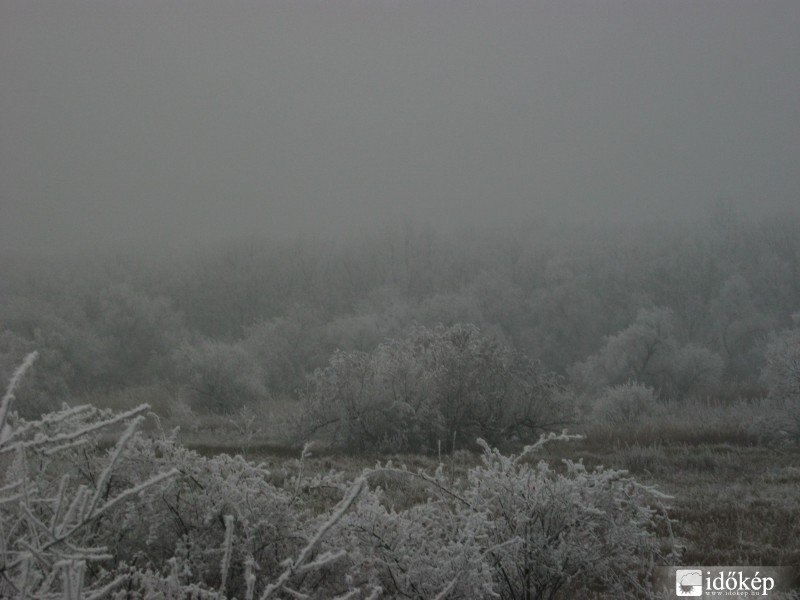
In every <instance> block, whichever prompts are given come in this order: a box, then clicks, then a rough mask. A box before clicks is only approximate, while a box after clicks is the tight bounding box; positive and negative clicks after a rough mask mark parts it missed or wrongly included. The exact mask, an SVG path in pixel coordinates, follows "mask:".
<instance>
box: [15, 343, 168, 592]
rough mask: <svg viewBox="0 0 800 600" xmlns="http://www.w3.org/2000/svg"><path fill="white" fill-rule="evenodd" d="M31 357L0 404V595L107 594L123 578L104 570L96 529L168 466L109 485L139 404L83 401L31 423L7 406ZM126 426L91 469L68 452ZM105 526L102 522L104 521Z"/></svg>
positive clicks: (104, 550) (107, 556)
mask: <svg viewBox="0 0 800 600" xmlns="http://www.w3.org/2000/svg"><path fill="white" fill-rule="evenodd" d="M35 359H36V353H31V354H30V355H28V357H27V358H26V360H25V362H24V363H23V364H22V366H21V367H20V368H19V369H18V370H17V371H16V373H15V374H14V376H13V377H12V379H11V383H10V384H9V387H8V389H7V391H6V393H5V395H4V396H3V399H2V402H1V403H0V457H2V460H3V461H4V464H3V466H4V467H5V468H4V472H3V473H2V481H3V486H2V488H0V561H1V562H0V575H2V578H0V596H3V597H35V598H49V597H60V598H61V597H63V598H66V599H70V600H72V599H77V598H82V597H91V595H92V594H94V593H97V594H101V593H102V592H103V591H105V592H109V591H112V590H114V589H115V588H117V587H119V586H120V585H122V584H123V583H124V581H125V580H126V576H125V575H123V574H120V573H119V572H117V571H114V570H108V569H107V568H106V563H107V561H109V560H111V558H112V552H113V549H112V548H111V547H109V546H107V545H105V544H103V543H102V542H101V540H100V539H99V538H98V535H97V532H98V530H99V529H101V528H103V527H104V524H107V523H109V521H110V519H111V515H112V513H113V512H114V511H115V510H116V509H117V508H119V507H120V506H122V505H124V503H126V502H128V501H130V500H131V499H133V498H134V497H136V496H137V495H139V494H141V493H143V492H145V491H153V490H155V489H157V488H160V486H162V485H163V484H164V483H165V482H166V481H167V480H168V479H169V478H171V477H174V476H175V475H176V471H175V470H174V469H167V470H163V471H159V472H151V473H149V474H148V477H146V478H143V479H141V480H139V481H137V482H136V484H135V485H130V486H113V485H112V482H113V480H114V474H115V470H116V468H117V462H118V460H119V457H120V456H121V455H122V453H123V452H124V450H125V447H126V444H127V443H128V442H129V441H130V439H131V438H132V437H133V435H134V432H135V429H136V427H137V425H138V423H139V422H140V420H141V417H140V416H138V415H140V414H141V413H142V412H143V411H144V410H145V409H146V407H141V408H139V409H135V410H132V411H129V412H127V413H122V414H119V415H112V414H110V413H109V412H108V411H99V410H97V409H95V408H93V407H91V406H80V407H75V408H68V407H65V408H64V409H62V410H61V411H58V412H55V413H50V414H48V415H45V416H43V417H42V418H41V419H39V420H36V421H24V420H22V419H20V418H19V417H18V416H17V415H16V414H15V413H12V412H11V411H10V408H11V403H12V401H13V400H14V391H15V388H16V386H17V384H18V383H19V381H20V379H21V377H22V376H23V374H24V373H25V371H26V370H27V369H28V368H29V367H30V365H31V364H32V363H33V361H34V360H35ZM120 424H126V428H125V430H124V432H123V434H122V435H121V436H120V437H119V440H118V441H117V443H116V444H115V445H114V446H113V447H112V449H111V450H109V451H108V453H107V454H106V456H105V458H104V460H103V461H102V463H101V464H99V465H98V467H99V468H98V469H97V470H96V471H94V472H93V473H92V474H91V477H86V476H85V475H86V473H85V471H82V470H81V467H80V464H81V463H79V462H78V461H77V460H76V457H78V455H79V451H81V450H83V449H84V448H85V446H87V445H91V444H92V443H96V441H97V439H98V434H99V433H102V432H107V431H108V430H110V429H111V430H113V428H114V427H116V426H118V425H120ZM105 526H106V527H107V525H105Z"/></svg>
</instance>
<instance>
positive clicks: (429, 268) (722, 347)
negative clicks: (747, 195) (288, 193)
mask: <svg viewBox="0 0 800 600" xmlns="http://www.w3.org/2000/svg"><path fill="white" fill-rule="evenodd" d="M146 256H147V255H146V253H141V254H139V255H133V254H116V255H115V254H112V255H108V254H103V255H95V256H83V257H80V258H77V257H73V258H60V259H50V260H44V259H33V258H25V257H21V256H17V257H5V258H4V259H3V261H2V288H0V294H1V295H0V324H1V325H2V332H0V369H2V372H0V376H3V377H7V376H8V375H9V374H10V373H11V371H12V370H13V368H14V367H15V366H16V365H17V364H19V361H20V360H21V359H22V357H23V356H24V355H25V354H26V353H28V352H30V351H32V350H34V349H35V350H37V351H38V352H39V353H40V359H39V361H38V363H37V366H36V376H35V377H31V378H28V380H26V381H25V382H24V383H23V385H22V387H21V389H20V390H19V392H18V395H19V404H18V410H19V411H20V412H21V414H22V415H24V416H27V417H35V416H37V415H38V414H41V413H42V412H44V411H47V410H51V409H53V408H55V407H57V406H59V405H60V403H61V402H62V401H64V400H69V401H74V399H75V398H80V397H88V396H90V395H92V394H95V395H97V394H103V393H110V392H114V391H119V390H126V389H128V390H129V389H143V388H146V389H148V390H150V391H152V390H160V392H159V393H161V394H162V395H163V396H164V397H165V398H169V399H172V400H175V399H183V400H185V402H188V404H189V405H190V406H191V408H192V409H193V410H196V411H211V412H217V413H230V412H234V411H237V410H239V409H240V408H241V407H242V406H245V405H248V404H252V403H269V402H274V401H278V400H280V401H284V400H287V399H294V398H300V399H302V400H304V401H305V402H306V404H307V406H308V410H307V413H308V416H309V418H311V416H313V419H311V420H312V422H311V423H309V424H308V425H309V427H310V430H309V431H311V430H313V429H314V428H316V427H320V426H323V425H325V424H326V423H329V422H330V423H335V427H336V428H337V429H336V433H334V434H332V435H335V436H339V441H340V442H343V443H346V444H350V445H352V446H356V447H360V446H364V445H375V444H376V443H377V440H378V439H383V440H385V439H387V438H392V437H393V436H394V438H397V437H402V436H406V437H407V438H408V437H409V436H410V437H411V438H413V439H406V440H405V441H404V442H402V441H401V442H399V444H400V445H401V446H402V445H406V444H411V443H412V442H413V444H415V445H416V446H421V447H427V448H429V449H430V448H431V446H432V445H433V443H434V440H438V441H439V443H441V441H442V440H443V439H444V440H447V439H449V438H451V437H452V436H453V435H454V434H458V433H459V431H460V432H461V433H463V434H464V435H465V436H467V437H469V436H471V435H473V434H480V435H482V436H483V437H485V438H486V439H489V440H490V441H494V440H495V439H502V438H503V437H507V436H522V437H529V436H530V435H534V434H536V435H538V431H539V430H541V429H546V428H548V427H549V426H552V427H560V426H561V424H563V422H564V421H565V420H567V418H568V415H566V413H565V412H564V411H562V410H560V409H557V408H556V405H557V404H558V403H559V402H561V401H562V400H563V398H564V397H565V396H566V394H567V392H569V394H572V395H573V396H575V397H583V398H601V397H604V398H606V399H608V397H609V394H611V396H613V394H614V393H615V390H616V392H619V390H620V388H624V390H627V391H626V392H625V393H628V395H630V394H633V396H636V395H637V394H638V396H637V397H641V396H642V393H644V394H645V395H647V394H652V395H653V397H655V398H658V399H662V400H664V399H684V398H688V397H695V398H708V397H714V398H717V399H722V400H734V399H738V398H752V397H759V396H763V395H764V394H765V393H766V391H767V388H768V387H769V385H770V381H769V372H767V373H766V375H765V364H766V363H765V357H767V356H770V351H771V352H772V353H773V355H774V354H775V353H776V352H777V353H778V354H780V352H779V351H778V350H777V348H779V347H780V345H781V343H783V344H784V345H786V344H789V346H790V347H791V346H792V345H791V343H789V342H786V340H788V339H789V337H787V336H790V335H791V332H792V331H794V329H793V328H794V327H795V326H796V323H794V322H793V320H792V315H794V314H796V313H797V311H798V309H800V219H798V218H797V217H796V216H793V215H785V214H784V215H780V216H773V217H769V218H761V219H744V218H740V217H738V216H737V215H736V214H734V213H733V212H732V211H726V210H717V211H715V212H714V213H713V214H712V215H710V216H709V217H708V218H705V219H702V220H700V221H699V222H697V223H694V224H691V225H687V224H684V225H676V224H673V225H665V224H660V225H642V226H637V227H634V226H628V227H618V228H611V227H605V228H604V227H599V226H598V227H595V228H592V227H582V228H581V227H574V226H554V225H550V226H547V225H545V224H538V225H537V224H530V223H528V224H525V225H520V226H517V227H509V228H506V229H492V228H488V227H487V228H484V229H481V228H477V227H476V228H472V229H459V230H453V231H448V232H443V231H437V230H435V229H432V228H429V227H427V226H425V225H422V224H415V223H412V222H408V221H407V222H403V223H401V224H398V225H396V226H386V227H383V228H382V229H380V230H372V231H370V232H365V233H363V234H361V235H355V236H351V237H349V238H338V239H327V240H314V239H303V238H298V239H294V240H291V241H270V240H267V239H256V238H248V239H246V240H242V241H239V242H235V243H230V244H228V245H227V246H224V247H215V248H202V249H200V250H197V251H196V252H194V253H188V252H187V253H184V254H182V255H180V256H175V257H172V258H169V259H167V258H165V257H161V258H159V259H155V258H152V259H149V258H145V257H146ZM459 336H460V337H459ZM781 336H783V337H781ZM780 340H783V342H781V341H780ZM770 348H771V350H770ZM790 349H791V348H790ZM786 353H787V352H784V353H783V355H784V356H785V355H786ZM774 363H775V361H773V364H774ZM767 371H769V369H767ZM773 371H774V369H773ZM448 377H450V379H449V380H447V378H448ZM470 377H471V379H470ZM784 379H785V378H784ZM347 386H351V388H352V389H353V390H355V389H356V388H357V389H358V390H359V393H361V394H362V395H363V394H368V395H369V397H370V398H372V399H376V398H381V397H382V398H384V400H380V401H378V400H376V403H375V404H373V405H370V406H369V407H365V405H363V399H361V400H360V399H359V398H358V397H357V395H356V392H355V391H353V392H352V393H349V392H344V391H343V389H344V388H346V387H347ZM370 386H371V387H370ZM481 386H483V387H482V388H481ZM625 386H627V388H625ZM636 386H641V387H642V388H644V389H645V391H644V392H642V390H641V389H638V388H636ZM773 387H775V386H773ZM637 389H638V391H637ZM776 389H777V388H776ZM476 390H477V391H476ZM624 390H623V391H624ZM336 394H339V396H336ZM470 394H471V395H470ZM387 398H389V399H387ZM332 400H336V402H337V403H339V404H343V405H348V403H349V405H350V406H349V408H346V409H345V410H343V411H342V410H339V411H338V412H337V413H336V415H332V414H325V411H326V410H327V409H326V408H325V404H326V402H327V403H328V404H330V401H332ZM612 400H613V398H612ZM170 401H171V400H170ZM170 401H167V402H164V406H165V407H168V406H169V405H170ZM359 402H361V403H362V404H359ZM380 402H382V404H380ZM448 403H449V404H448ZM548 407H549V408H548ZM350 409H352V410H350ZM545 409H547V410H545ZM348 410H349V413H348ZM448 411H450V412H449V413H448ZM459 411H460V412H459ZM492 411H494V412H492ZM348 414H349V416H347V415H348ZM409 415H412V416H413V418H412V417H410V416H409ZM348 419H349V421H348ZM370 419H372V421H373V422H372V425H370V424H369V421H370ZM459 419H460V421H459ZM376 420H377V421H376ZM378 421H380V422H378ZM475 423H481V424H484V425H485V426H482V427H477V426H472V425H470V424H475ZM400 425H402V426H400ZM423 425H425V427H423ZM356 427H360V428H362V432H361V435H356V433H354V431H353V430H354V428H356ZM426 427H427V429H426ZM526 431H527V433H525V432H526ZM523 434H524V435H523ZM353 436H356V437H355V438H354V437H353ZM373 442H375V443H373ZM445 443H446V442H445Z"/></svg>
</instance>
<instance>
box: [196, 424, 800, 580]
mask: <svg viewBox="0 0 800 600" xmlns="http://www.w3.org/2000/svg"><path fill="white" fill-rule="evenodd" d="M587 433H588V435H587V437H586V438H585V439H583V440H579V441H575V442H569V443H560V444H550V445H548V446H546V447H545V449H544V451H543V453H542V454H541V455H540V456H541V458H542V459H543V460H548V461H550V462H551V464H557V463H559V462H560V461H561V460H562V459H571V460H575V461H577V460H582V461H583V462H584V463H585V464H586V465H587V466H588V467H590V468H591V467H594V466H598V465H602V466H605V467H610V468H617V469H625V470H628V471H630V473H631V474H633V475H634V476H635V477H636V478H637V479H638V480H640V481H641V482H643V483H647V484H652V485H655V486H657V487H658V489H659V490H661V491H662V492H664V493H666V494H669V495H670V496H672V497H673V500H672V501H671V506H672V507H671V510H670V515H671V517H672V518H673V519H674V521H675V524H674V535H675V536H676V538H677V540H678V543H679V545H680V546H682V547H683V554H682V560H681V562H682V564H684V565H785V566H788V565H800V448H799V447H797V446H780V447H771V446H767V445H759V444H756V443H754V440H753V439H752V437H750V436H748V435H745V434H742V433H741V432H739V433H738V434H737V433H736V432H730V431H729V432H728V434H727V435H725V434H724V432H723V431H720V430H717V435H715V436H709V437H712V438H716V439H714V440H713V441H712V442H710V443H709V442H706V441H703V439H702V437H701V436H699V435H692V434H691V432H686V431H681V432H678V431H672V435H671V436H668V435H666V434H668V433H669V431H668V430H667V431H665V432H662V433H664V434H665V435H662V436H660V437H654V432H647V431H644V432H643V431H641V430H636V429H632V430H630V429H629V430H626V431H625V432H624V433H620V434H617V435H614V434H612V432H610V431H608V430H607V429H606V430H603V429H599V430H595V431H594V432H587ZM201 437H202V436H199V435H197V434H195V435H187V437H186V441H187V443H188V444H189V445H191V446H192V447H194V448H195V449H196V450H198V451H200V452H201V453H204V454H215V453H220V452H228V453H245V454H246V456H247V457H248V458H249V459H251V460H255V461H263V462H265V463H266V464H267V465H268V466H269V467H270V468H272V469H273V470H276V471H284V470H285V471H292V470H294V469H297V468H298V464H299V460H298V456H299V451H298V450H296V449H292V448H287V447H284V446H281V445H276V444H270V443H269V442H268V441H267V440H265V439H259V438H258V437H254V438H253V439H251V440H250V444H249V445H248V444H247V442H246V441H245V440H244V439H242V438H238V439H237V437H236V434H235V432H229V433H228V434H227V435H224V436H223V435H221V434H219V435H215V436H214V437H215V440H216V441H213V442H212V441H211V440H210V439H207V440H206V441H202V440H201ZM223 438H224V439H223ZM386 460H392V461H393V462H394V463H395V464H405V465H406V466H408V467H409V468H410V469H412V470H415V469H425V470H427V471H429V472H432V471H433V470H434V469H435V468H436V467H437V465H438V464H439V457H437V456H423V455H394V454H386V455H378V454H371V455H368V456H350V455H345V454H341V453H337V452H333V451H326V450H325V449H324V448H319V449H315V450H314V451H312V454H311V456H310V457H309V458H307V459H306V460H305V461H304V466H303V468H304V469H306V470H308V471H320V472H322V471H328V470H330V469H335V470H339V471H343V472H345V473H346V474H347V476H348V477H354V476H355V475H356V474H357V473H359V472H360V471H361V470H362V469H363V468H365V467H371V466H374V465H375V463H376V461H386ZM478 460H479V457H478V455H477V454H475V453H472V452H469V451H464V450H462V451H457V452H456V453H454V454H452V455H443V456H442V457H441V461H442V462H443V463H444V465H445V468H446V470H447V471H448V472H450V473H451V474H452V477H453V478H454V479H457V478H458V477H459V476H461V475H463V474H464V473H465V471H466V469H467V468H468V467H470V466H472V465H474V464H475V463H477V462H478ZM398 493H400V494H408V490H401V491H398ZM420 493H422V492H420ZM421 498H424V494H423V495H422V496H421ZM397 500H398V502H402V503H405V502H406V501H407V500H406V499H401V498H398V499H397Z"/></svg>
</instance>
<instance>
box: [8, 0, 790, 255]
mask: <svg viewBox="0 0 800 600" xmlns="http://www.w3.org/2000/svg"><path fill="white" fill-rule="evenodd" d="M0 119H1V121H0V249H2V250H9V249H11V248H13V249H16V250H19V251H26V250H32V249H35V248H41V247H44V248H51V249H53V248H56V249H58V248H65V247H78V246H84V247H85V246H90V247H91V246H95V245H108V244H113V243H123V244H127V243H133V242H143V243H146V244H148V245H152V246H156V247H158V246H161V245H165V244H166V245H168V243H169V242H171V241H174V242H176V243H181V244H185V243H197V242H199V241H201V240H217V239H220V238H225V237H229V236H231V235H239V234H250V233H254V232H261V231H265V232H270V233H288V234H290V235H294V234H296V233H306V234H315V233H319V232H325V231H341V230H346V229H347V228H350V227H361V226H364V227H366V226H369V225H370V224H373V223H376V222H378V223H382V222H385V221H387V220H389V219H392V218H404V217H406V216H411V217H412V218H414V219H416V220H419V221H426V222H427V221H431V222H435V223H437V224H443V225H446V224H463V223H465V222H467V223H469V222H478V221H481V220H488V221H492V222H494V223H503V222H506V221H516V220H519V219H520V218H526V219H528V218H534V219H536V218H541V217H546V218H549V219H554V220H558V219H562V218H577V219H582V220H586V219H591V218H603V219H606V220H619V219H631V218H633V219H640V218H645V219H651V218H680V217H685V216H686V215H688V214H692V212H694V213H695V214H705V212H706V211H707V207H708V205H709V204H710V203H712V202H713V201H715V200H717V199H719V198H725V199H728V200H732V201H734V202H736V203H737V204H738V205H739V206H740V207H744V208H745V209H748V208H754V207H756V206H763V207H765V208H767V209H769V210H775V209H785V208H787V207H792V206H794V205H798V206H800V2H798V1H797V0H788V1H785V2H781V1H778V0H761V1H756V0H744V1H741V0H719V1H709V0H691V1H682V0H669V1H667V0H663V1H659V2H651V1H647V0H631V1H622V0H613V1H603V0H591V1H589V0H587V1H581V2H577V1H569V0H548V1H525V2H522V1H511V0H483V1H480V2H478V1H470V0H320V1H317V2H311V1H304V0H283V1H271V0H260V1H255V0H254V1H241V0H225V1H222V0H215V1H211V0H180V1H175V0H126V1H123V0H93V1H79V0H47V1H40V0H2V1H1V2H0Z"/></svg>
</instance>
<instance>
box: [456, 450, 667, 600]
mask: <svg viewBox="0 0 800 600" xmlns="http://www.w3.org/2000/svg"><path fill="white" fill-rule="evenodd" d="M543 440H544V438H543ZM540 445H541V443H539V444H536V445H534V446H531V447H529V448H528V449H526V451H524V452H523V453H522V454H520V455H518V456H504V455H502V454H501V453H500V452H498V451H497V450H494V449H490V448H489V447H488V446H485V452H484V455H483V464H482V465H481V466H479V467H476V468H475V469H472V470H471V471H470V472H469V485H468V487H467V489H466V490H465V492H464V498H465V499H466V500H467V502H468V503H469V504H470V506H471V507H472V508H473V510H475V511H476V513H477V514H482V515H486V517H485V518H486V520H487V535H488V540H487V541H486V545H487V546H488V547H489V548H490V549H489V551H487V553H486V556H487V560H488V561H489V563H490V566H491V568H492V570H493V573H494V579H495V583H496V590H497V591H498V592H499V594H500V597H501V598H504V599H509V600H511V599H513V600H517V599H524V600H540V599H541V600H544V599H551V598H559V597H564V598H575V597H581V596H582V595H585V594H586V591H587V590H595V591H597V592H602V595H603V597H614V598H635V597H640V596H641V594H642V592H644V590H645V588H644V585H645V584H644V582H645V581H646V580H647V577H648V576H649V570H650V569H651V568H652V566H653V565H654V564H655V563H656V562H663V561H666V560H668V559H669V558H670V557H669V556H662V555H661V542H660V541H659V540H658V537H657V535H656V527H657V523H658V521H659V520H661V519H662V518H664V517H665V512H664V509H663V504H664V500H665V499H666V496H664V495H662V494H660V493H659V492H657V491H656V490H655V489H654V488H652V487H648V486H644V485H642V484H640V483H637V482H636V481H635V480H634V479H633V478H631V477H630V476H628V474H627V473H626V472H625V471H616V470H611V469H603V468H602V467H598V468H597V469H595V470H593V471H589V470H588V469H586V467H585V466H584V465H583V464H582V463H575V462H572V461H565V471H564V472H558V471H556V470H555V469H552V468H551V467H550V465H549V464H548V463H547V462H545V461H539V462H538V463H536V464H533V463H532V462H530V461H529V460H526V458H527V456H528V455H529V454H530V453H531V452H533V451H535V450H536V449H537V448H538V447H539V446H540Z"/></svg>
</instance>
